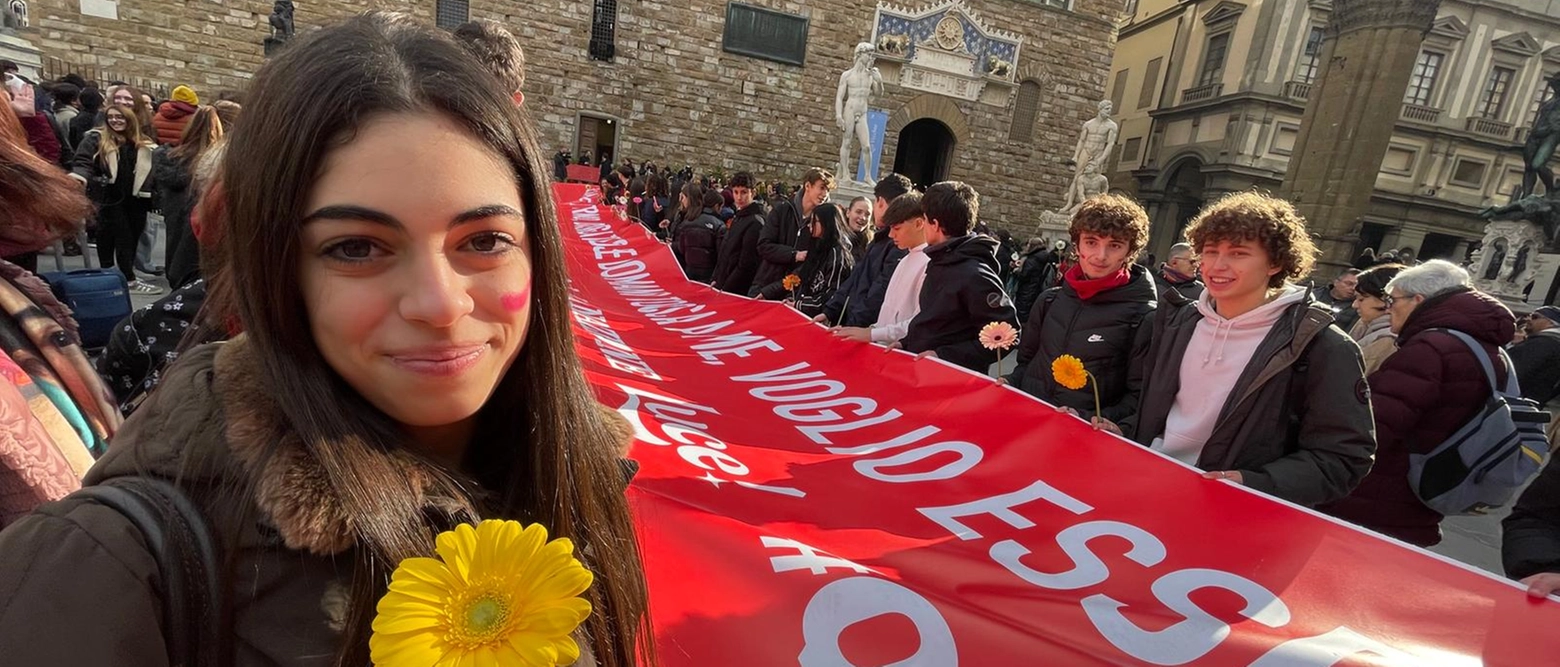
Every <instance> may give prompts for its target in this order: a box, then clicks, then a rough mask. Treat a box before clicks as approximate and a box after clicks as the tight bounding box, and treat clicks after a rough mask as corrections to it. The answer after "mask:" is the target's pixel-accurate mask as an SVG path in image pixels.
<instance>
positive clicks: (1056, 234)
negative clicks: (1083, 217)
mask: <svg viewBox="0 0 1560 667" xmlns="http://www.w3.org/2000/svg"><path fill="white" fill-rule="evenodd" d="M1071 224H1072V216H1070V215H1067V214H1066V213H1061V212H1058V211H1042V212H1041V213H1040V229H1039V230H1037V231H1036V233H1035V235H1036V236H1047V237H1053V238H1066V237H1067V227H1068V225H1071Z"/></svg>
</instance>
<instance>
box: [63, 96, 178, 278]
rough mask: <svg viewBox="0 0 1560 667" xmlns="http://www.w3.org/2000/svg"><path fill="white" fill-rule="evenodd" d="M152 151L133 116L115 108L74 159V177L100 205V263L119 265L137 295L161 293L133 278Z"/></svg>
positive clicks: (147, 205)
mask: <svg viewBox="0 0 1560 667" xmlns="http://www.w3.org/2000/svg"><path fill="white" fill-rule="evenodd" d="M154 147H155V145H154V144H153V143H152V142H151V140H150V139H147V138H145V137H144V136H143V135H142V134H141V122H140V120H138V119H137V118H136V116H135V112H134V111H132V110H131V109H130V107H127V106H121V105H114V106H112V107H109V109H108V111H106V112H104V113H103V125H102V126H101V127H99V128H97V129H95V130H93V131H91V132H88V133H87V135H86V136H85V137H83V138H82V140H81V145H79V146H77V147H76V157H75V159H74V160H72V161H71V175H73V176H75V177H76V178H77V179H80V180H81V182H83V183H87V184H88V185H89V186H90V187H89V188H88V190H89V192H90V193H91V195H92V198H93V200H94V203H96V204H97V206H98V225H99V228H98V239H97V241H98V261H99V262H100V263H101V264H102V266H103V268H108V267H111V266H114V264H115V262H116V261H117V262H118V265H119V271H120V272H121V273H123V274H124V275H125V281H126V283H127V284H128V285H129V289H130V291H131V292H134V293H137V294H161V293H162V291H163V290H162V288H160V287H157V286H156V285H152V284H151V283H145V282H141V281H139V280H136V278H135V250H136V245H137V244H139V243H140V241H141V232H143V231H145V230H146V214H147V212H148V211H149V210H150V209H151V203H152V188H153V179H152V149H153V148H154Z"/></svg>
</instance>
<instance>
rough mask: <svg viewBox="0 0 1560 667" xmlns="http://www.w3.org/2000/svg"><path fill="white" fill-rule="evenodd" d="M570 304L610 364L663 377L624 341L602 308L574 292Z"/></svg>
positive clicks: (628, 371) (637, 372) (647, 376)
mask: <svg viewBox="0 0 1560 667" xmlns="http://www.w3.org/2000/svg"><path fill="white" fill-rule="evenodd" d="M569 305H570V308H571V309H572V311H573V313H574V321H576V322H578V323H579V324H580V328H582V329H584V330H586V331H587V332H590V334H591V336H592V337H593V338H594V339H595V342H596V349H597V350H600V351H601V356H602V357H603V358H605V359H606V360H607V365H608V366H611V367H613V368H616V369H618V370H620V371H623V372H625V373H633V374H634V375H638V376H640V377H645V378H649V379H651V380H660V379H661V376H660V375H658V374H656V372H655V370H654V369H652V368H650V364H648V363H645V360H644V359H643V358H642V357H640V356H639V354H638V353H637V352H635V351H634V348H632V347H629V345H628V344H627V343H625V342H623V337H622V336H619V335H618V333H617V332H616V331H614V330H613V329H612V325H611V324H609V323H608V322H607V320H606V316H605V314H604V313H602V311H601V310H600V309H598V308H594V307H592V306H591V305H590V304H588V303H586V302H585V301H583V300H581V299H579V298H577V297H576V296H574V295H573V294H570V295H569Z"/></svg>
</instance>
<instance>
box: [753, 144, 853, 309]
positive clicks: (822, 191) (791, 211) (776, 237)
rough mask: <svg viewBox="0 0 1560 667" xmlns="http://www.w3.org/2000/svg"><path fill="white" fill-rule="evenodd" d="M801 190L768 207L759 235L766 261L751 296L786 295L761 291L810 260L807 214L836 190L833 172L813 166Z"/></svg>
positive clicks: (774, 297) (754, 283)
mask: <svg viewBox="0 0 1560 667" xmlns="http://www.w3.org/2000/svg"><path fill="white" fill-rule="evenodd" d="M802 182H803V185H802V190H801V192H798V193H797V194H796V196H795V197H792V198H790V199H786V200H782V201H780V202H776V203H775V205H774V207H773V208H771V209H770V210H769V219H768V220H766V221H764V229H763V231H762V232H760V233H759V236H758V255H759V257H761V258H763V263H762V264H760V265H759V267H758V274H757V275H755V276H754V277H753V288H752V291H751V292H750V296H762V297H763V298H765V299H769V300H771V301H773V300H777V299H781V298H784V295H783V294H780V293H776V292H773V291H770V292H767V293H765V292H762V291H761V290H763V289H764V288H765V287H768V286H770V285H778V284H780V281H782V280H784V279H785V277H786V276H787V275H789V274H791V273H795V272H796V267H798V266H801V265H802V262H805V261H807V251H808V250H809V249H810V248H812V236H811V235H810V234H807V233H806V231H807V225H806V224H805V223H806V221H807V218H808V217H810V216H812V212H813V209H814V208H816V207H817V206H818V205H819V204H822V203H823V202H825V201H828V199H829V193H830V192H831V191H833V190H834V174H831V173H829V172H828V171H825V170H823V169H818V168H816V167H815V168H813V169H809V170H808V171H807V175H806V176H804V177H803V179H802Z"/></svg>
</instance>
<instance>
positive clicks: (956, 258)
mask: <svg viewBox="0 0 1560 667" xmlns="http://www.w3.org/2000/svg"><path fill="white" fill-rule="evenodd" d="M926 257H927V266H926V282H924V283H923V284H922V286H921V312H920V313H919V314H917V315H916V316H915V319H913V320H911V321H910V332H909V333H908V334H906V335H905V337H904V340H902V341H900V344H902V345H903V346H904V348H905V349H906V350H908V351H910V352H916V353H920V352H926V351H928V350H930V351H933V352H936V353H937V357H938V358H940V359H943V360H945V361H947V362H949V363H953V364H958V365H960V366H963V367H965V368H968V369H970V370H973V371H977V372H982V373H984V372H985V371H986V369H987V368H988V367H990V366H991V364H993V363H995V362H996V361H997V352H995V351H993V350H988V349H986V348H984V347H981V344H980V330H981V328H982V327H984V326H986V325H987V324H990V323H992V322H1007V323H1008V324H1011V325H1013V327H1014V328H1017V327H1018V316H1017V314H1016V311H1014V309H1013V300H1012V299H1009V298H1008V295H1007V293H1006V292H1004V291H1003V290H1002V279H1001V278H999V277H998V275H999V269H1000V267H999V266H997V241H996V239H993V238H990V237H987V236H976V235H973V234H966V235H964V236H959V237H956V238H952V239H948V240H947V241H943V242H942V243H939V244H937V245H935V246H931V247H929V248H927V249H926Z"/></svg>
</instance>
